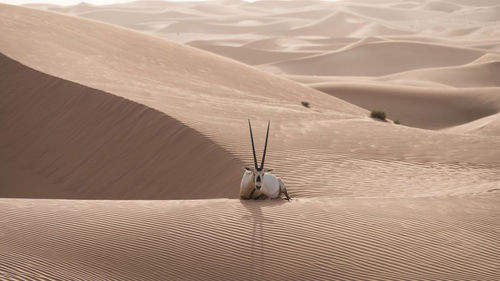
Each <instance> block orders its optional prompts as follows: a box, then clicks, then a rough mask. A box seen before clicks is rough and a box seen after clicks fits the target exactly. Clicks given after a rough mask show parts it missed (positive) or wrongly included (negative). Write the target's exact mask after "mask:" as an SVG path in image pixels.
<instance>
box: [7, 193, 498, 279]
mask: <svg viewBox="0 0 500 281" xmlns="http://www.w3.org/2000/svg"><path fill="white" fill-rule="evenodd" d="M493 193H495V192H492V194H493ZM496 193H498V191H497V192H496ZM499 203H500V202H499V200H498V196H490V197H489V198H488V197H486V198H475V199H474V200H472V202H471V200H469V198H463V199H452V200H450V199H405V200H391V199H379V200H377V201H376V202H374V201H372V200H360V199H358V200H353V199H350V200H349V199H325V200H307V199H302V200H296V201H294V202H292V203H279V202H240V201H236V200H221V199H218V200H195V201H169V202H164V201H85V200H78V201H72V200H69V201H68V200H12V199H11V200H8V199H1V200H0V211H1V212H0V219H1V220H2V221H5V223H3V224H4V227H3V228H2V234H3V235H2V236H3V238H2V241H3V243H1V244H0V251H1V252H2V256H1V258H0V259H1V263H0V264H1V265H0V276H1V277H2V278H7V279H9V278H22V279H35V278H40V279H42V278H50V279H52V278H55V279H82V278H83V279H94V278H97V279H100V278H105V279H121V280H137V279H148V280H165V279H199V278H202V279H232V280H234V279H238V280H248V279H255V278H258V279H280V280H282V279H283V280H290V279H310V278H312V279H332V278H333V279H378V278H380V277H384V278H385V279H481V280H487V279H495V278H496V277H497V276H498V267H499V261H498V260H499V254H498V253H499V252H500V248H499V245H498V243H496V241H498V239H499V236H498V231H497V230H498V228H499V227H500V225H499V221H500V220H499V216H498V204H499ZM472 209H474V210H475V211H474V215H471V213H470V212H469V211H468V210H472ZM403 214H404V215H403ZM61 233H64V235H61ZM75 241H78V242H77V243H75ZM28 262H29V264H30V266H29V267H24V266H22V265H24V264H26V263H28Z"/></svg>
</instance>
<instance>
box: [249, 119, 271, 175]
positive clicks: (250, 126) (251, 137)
mask: <svg viewBox="0 0 500 281" xmlns="http://www.w3.org/2000/svg"><path fill="white" fill-rule="evenodd" d="M270 124H271V121H268V122H267V132H266V142H265V144H264V153H263V155H262V162H261V163H260V168H259V166H257V155H256V154H255V144H254V142H253V134H252V124H250V120H248V127H249V128H250V139H251V140H252V152H253V163H254V165H255V169H256V170H262V169H263V168H264V160H265V159H266V150H267V139H268V138H269V125H270Z"/></svg>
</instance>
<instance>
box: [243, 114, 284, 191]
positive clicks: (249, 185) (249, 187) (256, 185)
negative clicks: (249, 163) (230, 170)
mask: <svg viewBox="0 0 500 281" xmlns="http://www.w3.org/2000/svg"><path fill="white" fill-rule="evenodd" d="M270 123H271V122H270V121H269V122H268V123H267V133H266V142H265V144H264V154H263V155H262V162H261V163H260V167H259V166H257V156H256V155H255V145H254V142H253V134H252V125H251V124H250V120H248V127H249V128H250V139H251V140H252V151H253V162H254V168H248V167H245V169H246V171H245V173H244V174H243V178H242V179H241V185H240V198H241V199H268V198H269V199H277V198H281V194H285V197H286V200H290V197H289V196H288V193H287V192H286V187H285V184H284V183H283V181H281V179H280V178H278V177H276V176H275V175H273V174H270V173H269V172H271V171H272V170H271V169H265V168H264V159H266V149H267V139H268V137H269V124H270Z"/></svg>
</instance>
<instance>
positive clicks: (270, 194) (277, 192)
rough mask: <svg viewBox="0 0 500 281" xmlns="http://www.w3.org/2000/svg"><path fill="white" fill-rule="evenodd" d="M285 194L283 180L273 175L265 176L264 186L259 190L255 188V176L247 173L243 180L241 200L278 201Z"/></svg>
mask: <svg viewBox="0 0 500 281" xmlns="http://www.w3.org/2000/svg"><path fill="white" fill-rule="evenodd" d="M285 192H286V187H285V184H284V183H283V181H282V180H281V178H279V177H276V176H275V175H273V174H264V176H263V177H262V186H261V188H260V189H259V190H257V189H256V188H255V174H254V173H253V172H252V171H248V170H247V171H245V173H244V174H243V178H242V179H241V185H240V198H241V199H277V198H280V197H281V194H284V193H285Z"/></svg>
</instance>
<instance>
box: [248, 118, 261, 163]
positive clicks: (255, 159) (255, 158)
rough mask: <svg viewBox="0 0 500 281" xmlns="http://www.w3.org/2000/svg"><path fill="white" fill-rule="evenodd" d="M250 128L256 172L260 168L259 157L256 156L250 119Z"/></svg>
mask: <svg viewBox="0 0 500 281" xmlns="http://www.w3.org/2000/svg"><path fill="white" fill-rule="evenodd" d="M248 127H249V128H250V139H251V140H252V152H253V163H254V165H255V170H257V169H258V168H259V167H258V166H257V156H256V155H255V144H254V143H253V134H252V124H250V119H248Z"/></svg>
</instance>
